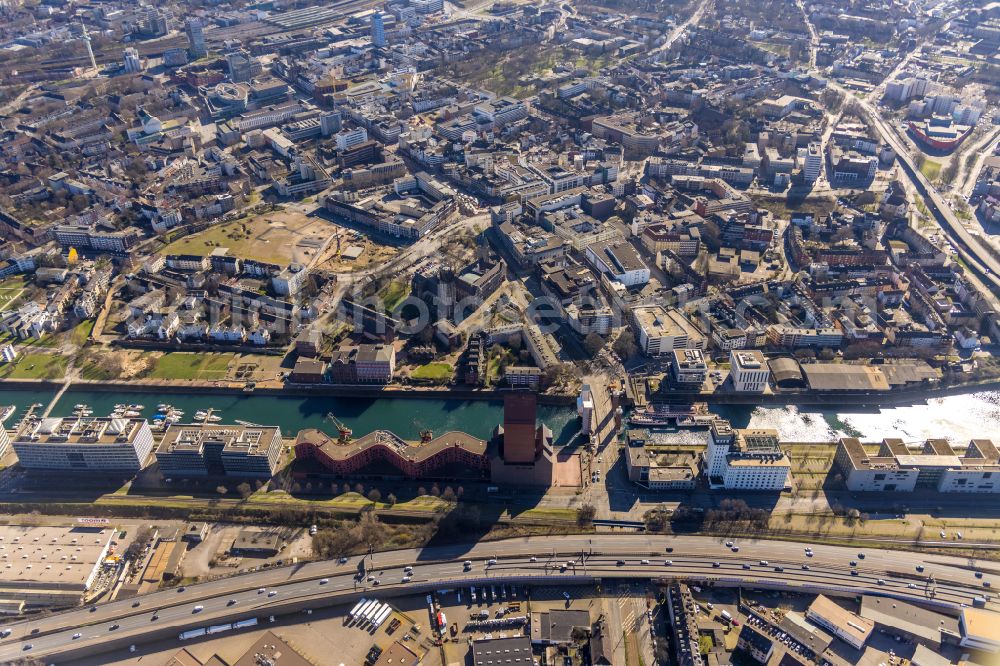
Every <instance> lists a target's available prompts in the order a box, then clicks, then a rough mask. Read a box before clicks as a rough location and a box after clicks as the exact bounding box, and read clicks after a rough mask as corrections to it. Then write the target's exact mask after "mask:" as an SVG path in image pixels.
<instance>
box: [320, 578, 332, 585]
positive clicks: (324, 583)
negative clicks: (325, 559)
mask: <svg viewBox="0 0 1000 666" xmlns="http://www.w3.org/2000/svg"><path fill="white" fill-rule="evenodd" d="M329 582H330V579H329V578H320V579H319V584H320V585H326V584H327V583H329Z"/></svg>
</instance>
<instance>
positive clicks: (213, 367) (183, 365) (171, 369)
mask: <svg viewBox="0 0 1000 666" xmlns="http://www.w3.org/2000/svg"><path fill="white" fill-rule="evenodd" d="M232 360H233V354H200V353H188V352H168V353H166V354H164V355H163V356H161V357H160V358H158V359H157V360H156V367H154V368H153V371H152V372H150V373H149V377H151V378H152V379H201V380H214V379H225V377H226V372H227V370H228V369H229V362H230V361H232Z"/></svg>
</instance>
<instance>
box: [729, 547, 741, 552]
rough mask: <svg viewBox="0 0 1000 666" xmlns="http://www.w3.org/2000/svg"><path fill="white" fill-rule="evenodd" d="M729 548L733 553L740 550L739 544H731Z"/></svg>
mask: <svg viewBox="0 0 1000 666" xmlns="http://www.w3.org/2000/svg"><path fill="white" fill-rule="evenodd" d="M731 550H732V551H733V552H734V553H738V552H740V547H739V546H733V547H732V549H731Z"/></svg>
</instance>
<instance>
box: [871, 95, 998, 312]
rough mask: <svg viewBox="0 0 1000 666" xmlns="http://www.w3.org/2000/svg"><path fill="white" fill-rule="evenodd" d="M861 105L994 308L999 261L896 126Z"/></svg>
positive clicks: (996, 295)
mask: <svg viewBox="0 0 1000 666" xmlns="http://www.w3.org/2000/svg"><path fill="white" fill-rule="evenodd" d="M860 105H861V108H862V109H864V111H865V112H866V114H867V115H868V117H869V120H870V122H872V124H873V125H874V126H875V127H876V128H877V129H878V131H879V133H880V134H881V135H882V138H883V140H884V141H885V142H886V143H888V144H889V145H890V146H891V147H892V149H893V150H895V151H896V159H897V160H898V161H899V163H900V165H902V167H903V172H904V173H906V174H907V176H908V177H909V178H910V180H911V181H912V182H913V185H914V187H916V189H917V192H918V193H919V194H920V196H921V197H923V199H924V205H926V206H927V208H928V210H929V211H930V212H931V213H932V214H933V215H934V217H935V218H936V219H937V221H938V223H939V224H940V225H941V228H942V229H943V230H944V232H945V233H946V234H947V235H948V237H949V239H950V240H951V241H952V243H953V244H954V246H955V248H956V250H958V253H959V256H961V257H962V259H963V261H965V263H966V265H967V266H968V267H969V269H970V270H971V271H972V272H974V273H975V274H977V277H978V278H979V279H980V280H982V282H983V283H984V284H985V285H986V286H987V288H988V289H989V291H988V292H986V293H984V294H983V296H984V297H985V298H986V299H987V301H988V302H989V304H990V306H991V307H992V308H993V309H994V310H998V309H1000V298H998V295H1000V262H998V261H997V260H996V259H994V258H993V257H992V256H991V255H990V254H989V252H988V251H987V250H986V249H985V248H984V247H983V245H982V244H981V243H980V240H979V239H977V238H974V237H973V236H972V234H970V233H969V231H968V230H967V229H966V228H965V225H964V224H962V221H961V220H959V219H958V216H956V215H955V213H954V211H952V209H951V206H949V205H948V204H947V202H945V200H944V198H943V197H942V196H941V195H940V194H939V193H938V191H937V190H936V189H934V187H933V186H932V185H931V184H930V182H929V181H928V180H927V178H926V177H925V176H924V174H923V173H921V172H920V169H918V168H917V166H916V164H915V163H914V162H913V158H911V157H910V153H909V151H908V149H907V147H906V144H905V142H903V141H902V139H900V137H899V136H898V135H897V134H896V132H895V130H894V129H892V128H890V127H889V126H888V125H887V124H886V123H885V121H883V120H882V118H881V117H879V115H878V113H877V112H876V111H875V109H873V108H872V106H871V104H870V103H868V102H866V101H860Z"/></svg>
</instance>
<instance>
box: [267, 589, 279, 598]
mask: <svg viewBox="0 0 1000 666" xmlns="http://www.w3.org/2000/svg"><path fill="white" fill-rule="evenodd" d="M276 594H278V591H277V590H271V591H270V592H268V593H267V596H269V597H273V596H275V595H276Z"/></svg>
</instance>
